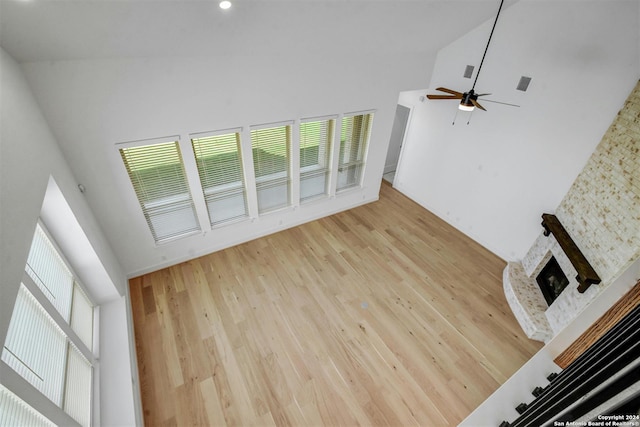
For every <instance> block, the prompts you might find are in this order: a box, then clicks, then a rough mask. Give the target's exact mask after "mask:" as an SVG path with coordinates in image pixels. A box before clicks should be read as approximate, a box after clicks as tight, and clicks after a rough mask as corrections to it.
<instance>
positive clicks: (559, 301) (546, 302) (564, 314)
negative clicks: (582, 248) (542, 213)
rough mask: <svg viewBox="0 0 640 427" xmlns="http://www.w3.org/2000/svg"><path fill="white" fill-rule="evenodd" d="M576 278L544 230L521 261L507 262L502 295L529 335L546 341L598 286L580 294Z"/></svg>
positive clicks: (575, 312)
mask: <svg viewBox="0 0 640 427" xmlns="http://www.w3.org/2000/svg"><path fill="white" fill-rule="evenodd" d="M578 277H579V274H578V272H577V270H576V268H575V267H574V265H573V263H572V262H571V260H570V259H569V256H568V255H567V253H566V252H565V251H564V250H563V248H562V246H561V245H560V243H559V242H558V240H557V239H556V236H555V235H553V234H549V235H548V236H547V235H546V233H545V232H541V233H540V236H538V238H537V239H536V241H535V242H534V244H533V246H532V247H531V249H529V251H528V252H527V255H526V256H525V257H524V258H523V260H522V262H520V263H518V262H510V263H508V264H507V267H506V268H505V270H504V273H503V285H504V291H505V295H506V297H507V301H508V302H509V306H510V307H511V309H512V311H513V313H514V315H515V317H516V319H517V320H518V322H519V323H520V326H521V327H522V329H523V330H524V332H525V333H526V334H527V336H528V337H529V338H531V339H535V340H538V341H543V342H548V341H549V340H550V339H551V338H553V337H554V336H555V335H556V334H557V333H558V332H559V331H560V330H561V329H562V328H563V327H564V326H565V325H567V324H568V323H569V322H570V321H571V320H573V318H574V317H575V316H576V315H577V314H578V313H579V312H580V310H581V309H582V308H584V306H585V304H586V303H588V302H589V301H591V300H592V299H593V298H594V297H595V296H596V294H597V293H598V291H599V290H598V286H590V287H589V288H587V289H586V290H585V291H584V292H582V293H581V292H580V291H579V290H578V288H580V287H581V283H580V282H579V281H578ZM539 282H542V283H539ZM545 288H546V289H547V292H545V290H544V289H545ZM545 293H546V295H545Z"/></svg>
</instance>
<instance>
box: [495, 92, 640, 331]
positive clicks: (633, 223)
mask: <svg viewBox="0 0 640 427" xmlns="http://www.w3.org/2000/svg"><path fill="white" fill-rule="evenodd" d="M555 217H556V218H557V220H558V221H559V222H560V223H561V224H562V225H563V228H565V229H566V230H565V231H566V233H567V234H568V235H569V236H570V237H571V239H572V240H573V241H574V242H575V245H576V247H578V248H579V249H580V251H581V252H582V253H583V254H584V257H585V259H586V260H588V262H589V264H590V265H591V266H593V269H594V271H595V272H597V276H598V277H599V278H601V280H602V281H601V283H600V284H597V285H591V286H589V284H590V283H589V282H590V278H589V277H585V276H584V275H582V276H579V275H578V272H577V271H576V268H575V267H574V265H573V264H572V263H571V261H570V260H569V258H568V257H567V255H566V253H565V251H564V250H563V248H562V247H561V244H560V243H559V242H558V240H557V239H556V236H555V235H554V234H553V233H551V234H549V233H548V231H547V230H544V231H542V230H541V232H540V234H539V235H538V237H537V238H536V240H535V241H534V242H533V245H532V246H531V248H530V249H529V251H528V252H527V253H526V255H525V256H524V257H523V259H522V260H521V261H512V262H509V263H508V264H507V267H506V268H505V270H504V273H503V284H504V292H505V296H506V298H507V301H508V302H509V305H510V307H511V309H512V311H513V313H514V315H515V317H516V319H518V322H519V323H520V325H521V326H522V329H523V330H524V332H525V333H526V334H527V336H528V337H529V338H531V339H535V340H539V341H544V342H548V341H549V340H551V338H553V337H554V336H555V335H556V334H557V333H558V332H560V331H561V330H562V329H563V328H564V327H565V326H566V325H568V324H569V323H570V322H571V321H572V320H573V319H574V318H575V317H576V316H577V315H578V314H579V313H580V312H581V311H582V310H583V309H584V308H585V307H587V306H588V305H589V304H590V302H591V301H592V300H593V299H594V298H595V297H596V296H597V295H598V293H600V292H601V291H602V290H603V289H604V288H606V287H607V286H608V285H610V284H611V283H612V282H613V281H614V280H615V279H616V278H617V277H618V276H619V275H620V274H621V273H622V272H624V271H625V270H626V269H627V268H628V267H629V266H630V265H631V264H632V263H633V262H634V261H635V260H637V259H638V258H640V83H638V84H637V85H636V87H635V88H634V90H633V91H632V93H631V94H630V95H629V98H628V99H627V101H626V102H625V105H624V108H622V110H620V112H619V113H618V115H617V116H616V118H615V119H614V120H613V123H612V124H611V126H610V127H609V129H608V130H607V131H606V132H605V134H604V135H603V137H602V140H601V141H600V144H598V146H597V147H596V149H595V151H594V152H593V154H592V155H591V157H590V158H589V160H588V162H587V164H586V165H585V167H584V169H583V170H582V171H581V172H580V174H579V175H578V177H577V178H576V180H575V181H574V183H573V185H572V186H571V188H570V189H569V191H568V192H567V194H566V195H565V197H564V198H563V199H562V201H561V202H560V204H559V205H558V207H557V208H556V210H555ZM547 234H548V235H547ZM563 244H564V243H563ZM564 246H566V244H564ZM552 257H553V258H554V259H555V260H556V262H557V264H558V267H559V268H560V269H561V271H562V272H563V274H564V275H565V276H566V278H567V282H568V283H567V284H566V287H564V289H563V290H562V292H561V293H559V294H558V295H557V297H556V298H555V299H553V300H552V301H551V303H550V304H549V303H548V302H547V299H546V298H545V296H544V294H543V292H542V291H541V289H540V287H539V286H538V283H537V281H536V277H538V276H539V275H540V274H541V273H542V271H543V269H545V268H546V267H547V265H548V263H549V261H550V260H551V258H552ZM543 276H544V275H543ZM546 280H547V281H548V280H549V277H547V279H546ZM591 283H594V282H591ZM578 288H580V290H582V291H584V292H580V291H579V290H578Z"/></svg>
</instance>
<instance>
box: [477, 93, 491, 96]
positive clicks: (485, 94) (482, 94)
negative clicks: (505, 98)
mask: <svg viewBox="0 0 640 427" xmlns="http://www.w3.org/2000/svg"><path fill="white" fill-rule="evenodd" d="M487 95H491V94H490V93H479V94H477V95H476V96H487Z"/></svg>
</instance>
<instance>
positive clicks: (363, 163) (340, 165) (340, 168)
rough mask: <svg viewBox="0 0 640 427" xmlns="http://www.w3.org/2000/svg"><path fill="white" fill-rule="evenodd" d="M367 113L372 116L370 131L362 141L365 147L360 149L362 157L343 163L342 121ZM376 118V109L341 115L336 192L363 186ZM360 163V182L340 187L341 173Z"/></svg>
mask: <svg viewBox="0 0 640 427" xmlns="http://www.w3.org/2000/svg"><path fill="white" fill-rule="evenodd" d="M366 115H370V116H371V117H370V118H369V120H370V122H369V128H368V132H367V135H366V139H365V140H364V141H362V143H363V144H364V147H362V146H360V147H359V149H360V150H363V153H362V159H361V160H359V161H355V162H354V161H349V162H345V163H343V162H342V160H341V159H340V145H341V144H342V141H341V137H342V123H343V120H344V119H346V118H349V117H356V116H366ZM374 118H375V111H374V110H369V111H357V112H352V113H346V114H343V115H342V116H341V117H340V120H339V121H340V126H338V129H337V131H336V135H337V139H336V144H335V145H336V149H335V151H336V152H337V153H336V157H337V166H336V170H337V172H338V178H337V181H336V193H342V192H345V191H350V190H352V189H355V188H362V185H363V182H364V177H365V176H366V168H367V158H368V156H369V143H370V141H371V134H372V133H373V120H374ZM348 151H350V150H347V147H345V150H344V154H346V153H347V152H348ZM358 165H360V167H361V168H362V169H361V172H360V174H359V176H358V182H356V183H353V184H350V185H346V186H343V187H338V185H339V184H340V182H339V175H340V173H342V172H343V171H345V170H348V169H349V168H351V167H353V166H358Z"/></svg>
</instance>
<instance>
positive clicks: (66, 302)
mask: <svg viewBox="0 0 640 427" xmlns="http://www.w3.org/2000/svg"><path fill="white" fill-rule="evenodd" d="M26 271H27V274H29V276H30V277H31V278H32V279H33V281H34V282H35V283H36V284H37V285H38V287H39V288H40V290H42V292H43V293H44V294H45V295H46V297H47V298H48V299H49V301H51V303H52V304H53V306H54V307H55V308H56V310H58V312H59V313H60V314H61V315H62V317H63V318H64V319H65V320H66V321H67V322H68V321H69V316H70V314H71V294H72V292H73V274H72V273H71V271H69V268H67V265H66V264H65V262H64V261H63V260H62V258H61V257H60V255H59V254H58V251H57V250H56V248H55V247H54V246H53V243H52V242H51V240H49V237H48V236H47V234H46V233H45V232H44V230H43V229H42V227H41V226H40V224H37V225H36V231H35V234H34V236H33V240H32V243H31V249H30V250H29V257H28V258H27V267H26Z"/></svg>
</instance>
